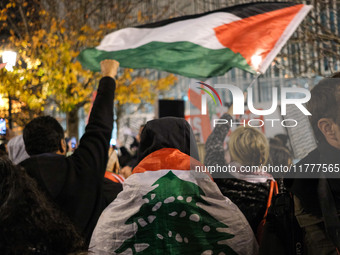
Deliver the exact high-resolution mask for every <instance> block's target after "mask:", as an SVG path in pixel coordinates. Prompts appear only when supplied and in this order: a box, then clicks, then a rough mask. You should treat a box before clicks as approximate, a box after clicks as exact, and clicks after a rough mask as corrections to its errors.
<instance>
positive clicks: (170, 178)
mask: <svg viewBox="0 0 340 255" xmlns="http://www.w3.org/2000/svg"><path fill="white" fill-rule="evenodd" d="M156 185H157V186H156ZM152 186H156V187H155V189H153V190H152V191H150V192H149V193H147V194H146V195H145V196H143V199H144V200H145V201H146V203H145V204H143V205H142V206H141V208H140V210H139V211H138V213H136V214H135V215H133V216H131V217H130V218H129V219H128V220H127V221H126V222H125V224H133V223H136V224H137V226H138V229H137V232H136V234H135V235H134V236H133V237H131V238H129V239H127V240H125V241H124V243H123V244H122V245H121V246H120V247H119V248H118V249H117V250H116V251H115V252H116V253H118V254H120V253H122V252H125V251H126V250H127V249H129V248H130V249H131V250H132V253H133V254H138V255H144V254H147V255H150V254H155V255H157V254H160V255H164V254H176V255H178V254H199V255H201V254H216V255H223V254H224V255H227V254H237V253H236V252H235V251H234V250H233V249H232V248H230V247H229V246H228V245H226V244H220V243H219V241H223V240H227V239H230V238H233V237H234V235H232V234H229V233H226V232H219V231H217V230H218V229H220V228H222V229H225V228H228V226H227V225H225V224H223V223H221V222H220V221H218V220H216V219H215V218H214V217H212V216H211V215H210V214H209V213H208V212H206V211H205V210H203V209H202V208H200V207H198V206H197V203H201V204H205V205H209V204H208V203H207V202H206V201H205V200H204V199H203V198H202V197H201V196H202V195H204V192H203V191H202V189H201V188H200V187H199V186H197V185H196V184H194V183H192V182H188V181H183V180H181V179H179V178H178V177H177V176H176V175H175V174H174V173H173V172H172V171H169V172H168V173H167V174H166V175H164V176H163V177H161V178H159V179H158V180H157V181H156V182H155V183H154V184H153V185H152Z"/></svg>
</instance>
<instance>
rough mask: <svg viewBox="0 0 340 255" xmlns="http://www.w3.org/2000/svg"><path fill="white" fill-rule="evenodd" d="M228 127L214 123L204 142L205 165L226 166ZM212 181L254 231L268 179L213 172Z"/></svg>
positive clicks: (261, 214) (261, 217) (266, 191)
mask: <svg viewBox="0 0 340 255" xmlns="http://www.w3.org/2000/svg"><path fill="white" fill-rule="evenodd" d="M221 119H226V120H228V123H229V121H230V120H231V116H230V115H228V114H225V115H223V116H222V117H221ZM229 129H230V125H229V124H223V125H216V127H215V128H214V130H213V132H212V133H211V134H210V136H209V137H208V140H207V142H206V143H205V151H206V155H205V159H204V164H205V165H206V166H216V165H219V166H226V165H228V163H227V162H226V160H225V158H224V154H225V152H224V148H223V142H224V139H225V137H226V135H227V134H228V132H229ZM212 176H213V178H214V181H215V182H216V184H217V186H218V187H219V188H220V190H221V192H222V194H223V195H224V196H226V197H228V198H229V199H230V200H231V201H232V202H234V203H235V204H236V205H237V206H238V207H239V208H240V210H241V211H242V213H243V214H244V216H245V217H246V218H247V220H248V222H249V224H250V226H251V227H252V229H253V231H254V233H255V234H256V232H257V227H258V225H259V223H260V222H261V220H262V219H263V216H264V213H265V210H266V207H267V201H268V194H269V187H270V183H269V181H267V182H265V183H251V182H247V181H244V180H239V179H235V178H234V177H233V176H232V175H230V174H228V173H226V172H224V173H221V174H213V175H212Z"/></svg>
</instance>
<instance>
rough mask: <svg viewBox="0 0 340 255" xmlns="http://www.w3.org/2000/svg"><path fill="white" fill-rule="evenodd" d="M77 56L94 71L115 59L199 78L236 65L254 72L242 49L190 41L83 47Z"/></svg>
mask: <svg viewBox="0 0 340 255" xmlns="http://www.w3.org/2000/svg"><path fill="white" fill-rule="evenodd" d="M78 59H79V61H80V62H81V63H82V65H83V67H85V68H87V69H90V70H92V71H100V61H102V60H104V59H116V60H117V61H119V62H120V66H121V67H128V68H154V69H158V70H163V71H168V72H171V73H177V74H180V75H183V76H186V77H191V78H198V79H199V78H208V77H214V76H221V75H224V74H225V73H226V72H227V71H228V70H230V69H231V68H233V67H237V68H240V69H243V70H246V71H249V72H254V70H253V69H251V67H250V66H249V65H248V64H247V62H246V60H245V59H244V58H243V57H242V56H241V55H240V54H239V53H237V54H235V53H234V52H232V51H231V50H230V49H228V48H223V49H218V50H212V49H208V48H204V47H202V46H200V45H197V44H194V43H190V42H174V43H164V42H151V43H148V44H145V45H143V46H141V47H138V48H135V49H128V50H121V51H112V52H107V51H102V50H97V49H95V48H90V49H86V50H84V51H82V52H81V53H80V55H79V56H78Z"/></svg>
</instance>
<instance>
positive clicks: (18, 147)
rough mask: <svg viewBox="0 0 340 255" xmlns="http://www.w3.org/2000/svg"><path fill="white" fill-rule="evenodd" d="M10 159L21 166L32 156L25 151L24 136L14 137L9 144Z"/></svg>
mask: <svg viewBox="0 0 340 255" xmlns="http://www.w3.org/2000/svg"><path fill="white" fill-rule="evenodd" d="M7 150H8V157H9V159H10V160H11V161H12V162H13V163H14V164H15V165H17V164H19V163H20V162H22V161H24V160H25V159H27V158H29V157H30V156H29V155H28V154H27V152H26V150H25V144H24V139H23V137H22V135H18V136H16V137H13V138H12V139H11V140H9V141H8V143H7Z"/></svg>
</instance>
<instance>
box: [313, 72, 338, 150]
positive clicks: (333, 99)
mask: <svg viewBox="0 0 340 255" xmlns="http://www.w3.org/2000/svg"><path fill="white" fill-rule="evenodd" d="M307 109H308V110H309V111H310V113H311V114H312V115H311V116H310V117H309V120H310V122H311V125H312V128H313V131H314V135H315V138H316V139H317V141H318V142H321V141H324V140H326V141H327V142H328V143H329V144H330V145H331V146H333V147H335V148H337V149H340V110H339V109H340V73H337V74H335V75H333V76H332V77H330V78H325V79H323V80H321V81H320V82H319V83H318V84H317V85H316V86H315V87H314V88H313V89H312V90H311V99H310V100H309V102H308V103H307Z"/></svg>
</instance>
